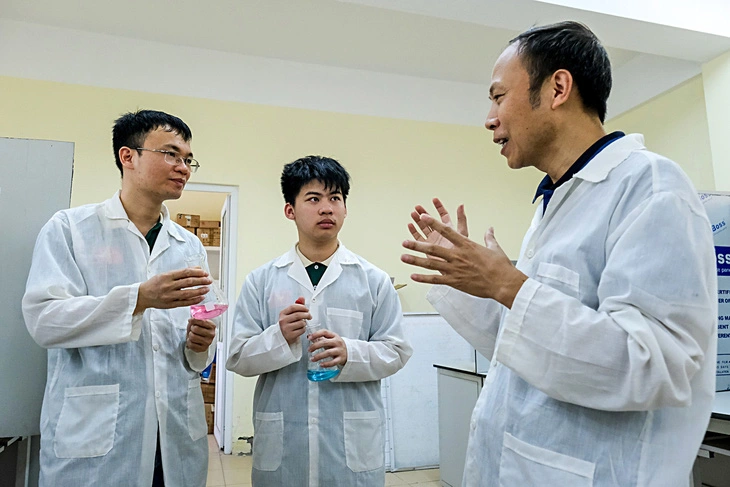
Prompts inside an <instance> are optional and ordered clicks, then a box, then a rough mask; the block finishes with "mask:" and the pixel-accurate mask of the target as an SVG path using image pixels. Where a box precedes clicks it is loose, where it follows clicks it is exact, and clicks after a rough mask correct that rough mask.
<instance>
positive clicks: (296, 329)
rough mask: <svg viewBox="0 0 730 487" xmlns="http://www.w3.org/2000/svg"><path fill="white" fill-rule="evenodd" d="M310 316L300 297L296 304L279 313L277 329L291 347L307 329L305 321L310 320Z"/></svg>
mask: <svg viewBox="0 0 730 487" xmlns="http://www.w3.org/2000/svg"><path fill="white" fill-rule="evenodd" d="M311 319H312V315H311V314H310V313H309V308H307V307H306V306H305V305H304V298H303V297H300V298H298V299H297V300H296V302H295V303H294V304H292V305H290V306H287V307H286V308H284V309H283V310H281V313H279V327H280V328H281V334H282V335H284V339H285V340H286V341H287V343H289V345H293V344H294V343H295V342H296V341H297V340H298V339H299V337H300V336H302V335H303V334H304V332H305V331H306V328H307V322H306V320H311Z"/></svg>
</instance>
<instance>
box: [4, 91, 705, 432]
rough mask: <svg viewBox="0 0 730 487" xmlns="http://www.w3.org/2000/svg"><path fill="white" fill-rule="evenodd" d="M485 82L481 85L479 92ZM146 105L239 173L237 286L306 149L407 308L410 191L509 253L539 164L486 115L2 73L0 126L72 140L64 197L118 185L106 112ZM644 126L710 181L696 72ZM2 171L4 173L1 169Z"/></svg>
mask: <svg viewBox="0 0 730 487" xmlns="http://www.w3.org/2000/svg"><path fill="white" fill-rule="evenodd" d="M485 96H486V93H485ZM137 108H152V109H158V110H163V111H167V112H169V113H172V114H175V115H178V116H180V117H181V118H182V119H183V120H185V121H186V122H187V123H188V124H189V125H190V127H191V128H192V130H193V134H194V136H193V143H192V147H193V151H194V153H195V156H196V158H198V159H199V160H200V162H201V164H202V168H201V169H200V171H199V172H198V173H197V174H195V175H194V179H193V181H196V182H201V183H212V184H234V185H236V184H237V185H239V186H240V208H239V214H240V215H241V216H240V224H239V229H240V232H239V240H238V241H239V248H238V262H239V265H238V275H237V281H238V285H237V287H238V288H240V286H241V284H242V282H243V279H244V277H245V275H246V274H247V273H248V272H249V271H251V270H252V269H253V268H255V267H257V266H259V265H261V264H263V263H264V262H267V261H268V260H270V259H272V258H274V257H276V256H277V255H279V254H281V253H283V252H285V251H286V250H287V249H288V248H289V247H290V246H291V245H292V243H293V242H294V240H295V238H296V233H295V229H294V227H293V224H292V222H290V221H289V220H286V219H285V218H284V216H283V201H282V197H281V194H280V190H279V175H280V172H281V168H282V165H283V164H285V163H287V162H290V161H292V160H294V159H296V158H298V157H300V156H303V155H307V154H323V155H328V156H331V157H334V158H336V159H338V160H340V161H341V162H342V163H343V165H344V166H345V167H346V168H347V169H348V171H349V172H350V174H351V176H352V189H351V193H350V197H349V199H348V211H349V215H348V218H347V223H346V225H345V227H344V230H343V232H342V235H341V237H342V240H343V242H344V243H345V245H346V246H347V247H349V248H350V249H351V250H353V251H355V252H357V253H359V254H361V255H363V256H364V257H365V258H367V259H368V260H370V261H372V262H373V263H374V264H376V265H378V266H379V267H381V268H383V269H385V270H386V271H388V272H389V273H390V274H391V275H392V276H395V277H396V282H397V283H408V286H407V287H405V288H403V289H401V290H400V291H399V294H400V297H401V301H402V304H403V309H404V311H407V312H408V311H431V309H432V308H431V307H430V305H429V304H428V303H427V301H426V300H425V297H424V295H425V293H426V291H427V286H424V285H419V284H415V283H413V282H410V280H409V278H408V276H409V274H410V273H411V272H412V271H413V269H412V268H409V267H408V266H406V265H404V264H402V263H400V261H399V256H400V254H401V253H402V248H401V246H400V243H401V241H402V240H404V239H406V238H408V233H407V230H406V224H407V223H408V222H409V221H410V217H409V214H410V212H411V210H412V208H413V206H414V205H415V204H417V203H421V204H424V205H425V204H429V205H430V203H429V202H430V199H431V198H432V197H433V196H438V197H440V198H441V199H442V200H443V201H444V202H445V203H446V205H447V206H448V208H449V209H452V210H453V209H454V208H455V207H456V205H458V204H460V203H464V204H465V205H466V210H467V215H468V217H469V223H470V231H471V237H472V239H474V240H476V241H479V242H481V241H482V235H483V232H484V230H485V229H486V228H487V227H488V226H490V225H492V226H494V227H495V231H496V235H497V239H498V241H499V242H500V243H501V245H502V247H503V248H504V249H505V250H506V252H507V253H508V255H510V257H512V258H517V253H518V251H519V245H520V241H521V238H522V235H523V233H524V231H525V230H526V228H527V226H528V225H529V221H530V219H531V216H532V212H533V207H532V205H531V204H530V201H531V199H532V195H533V194H534V190H535V186H536V185H537V183H538V182H539V180H540V179H541V175H540V174H538V173H537V172H536V171H534V170H532V169H525V170H521V171H511V170H509V169H508V168H507V167H506V164H505V161H504V159H503V158H502V157H501V156H500V155H499V152H498V148H497V147H496V146H494V144H492V142H491V134H489V133H487V131H486V130H485V129H484V128H483V127H465V126H454V125H447V124H438V123H426V122H414V121H405V120H393V119H386V118H378V117H366V116H358V115H346V114H336V113H328V112H319V111H313V110H301V109H292V108H280V107H271V106H262V105H253V104H245V103H231V102H221V101H213V100H206V99H197V98H188V97H180V96H168V95H160V94H150V93H142V92H135V91H125V90H115V89H106V88H94V87H87V86H78V85H68V84H62V83H53V82H44V81H33V80H26V79H16V78H8V77H0V114H2V116H0V137H20V138H35V139H51V140H65V141H72V142H74V143H75V144H76V146H75V164H74V181H73V193H72V205H74V206H76V205H80V204H84V203H90V202H95V201H101V200H103V199H106V198H108V197H109V196H110V195H111V194H112V193H114V191H116V190H117V189H118V187H119V173H118V171H117V169H116V166H115V165H114V159H113V154H112V148H111V136H110V131H111V126H112V123H113V120H114V119H115V118H116V117H117V116H118V115H120V114H122V113H124V112H126V111H129V110H135V109H137ZM608 129H609V130H616V129H622V130H624V131H626V132H635V131H636V132H642V133H644V134H646V139H647V140H646V141H647V146H648V147H649V148H650V149H651V150H654V151H656V152H659V153H662V154H664V155H667V156H668V157H671V158H672V159H674V160H675V161H677V162H678V163H679V164H680V165H682V166H683V167H684V169H685V170H686V171H687V172H688V174H689V175H690V177H691V178H692V180H693V181H694V183H695V185H696V186H697V187H698V188H702V189H713V188H714V180H713V178H712V163H711V160H710V155H709V154H710V149H709V140H708V134H707V120H706V117H705V115H704V99H703V94H702V82H701V80H700V79H699V78H698V79H694V80H692V81H690V82H688V83H686V84H685V85H683V86H681V87H679V88H677V89H675V90H673V91H672V92H670V93H668V94H667V95H665V96H662V97H660V98H657V99H655V100H653V101H650V102H648V103H647V104H645V105H643V106H641V107H639V108H637V109H635V110H633V111H632V112H629V113H627V114H625V115H623V116H621V117H619V118H617V119H615V120H612V121H611V122H610V123H609V124H608ZM0 177H2V175H1V173H0ZM253 383H254V381H253V379H243V378H240V377H237V379H236V381H235V384H234V414H233V417H234V432H233V438H237V437H238V436H243V435H250V434H252V425H251V419H250V418H251V408H252V405H251V397H252V390H253Z"/></svg>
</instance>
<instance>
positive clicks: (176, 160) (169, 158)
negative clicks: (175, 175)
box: [135, 147, 200, 172]
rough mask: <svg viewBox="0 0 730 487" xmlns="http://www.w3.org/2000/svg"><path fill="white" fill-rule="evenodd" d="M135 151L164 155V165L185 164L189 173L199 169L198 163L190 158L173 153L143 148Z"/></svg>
mask: <svg viewBox="0 0 730 487" xmlns="http://www.w3.org/2000/svg"><path fill="white" fill-rule="evenodd" d="M135 150H138V151H143V150H146V151H149V152H159V153H160V154H165V162H166V163H168V164H169V165H171V166H179V165H180V164H185V165H186V166H188V169H190V172H196V171H197V170H198V168H199V167H200V163H199V162H198V161H196V160H195V159H193V158H192V157H187V158H186V157H183V156H181V155H180V154H178V153H177V152H175V151H171V150H163V149H145V148H144V147H137V148H136V149H135Z"/></svg>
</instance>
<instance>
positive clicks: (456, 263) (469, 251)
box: [401, 202, 527, 307]
mask: <svg viewBox="0 0 730 487" xmlns="http://www.w3.org/2000/svg"><path fill="white" fill-rule="evenodd" d="M434 204H435V202H434ZM462 212H463V209H462ZM420 221H421V225H419V226H420V227H421V228H430V229H431V233H435V232H438V233H439V235H440V236H439V237H438V238H434V241H435V242H439V243H429V242H428V241H425V240H423V239H421V240H419V241H414V240H406V241H405V242H403V247H405V248H407V249H410V250H415V251H417V252H422V253H424V254H426V257H416V256H414V255H410V254H404V255H402V256H401V261H403V262H405V263H406V264H411V265H415V266H418V267H422V268H424V269H430V270H435V271H438V272H439V274H412V275H411V279H413V280H414V281H416V282H424V283H429V284H445V285H447V286H451V287H453V288H455V289H458V290H460V291H463V292H465V293H468V294H471V295H473V296H478V297H482V298H492V299H495V300H497V301H499V302H500V303H502V304H503V305H505V306H507V307H511V306H512V302H513V301H514V298H515V296H516V295H517V292H518V291H519V290H520V287H521V286H522V283H523V282H525V280H527V276H525V275H524V274H523V273H522V272H520V271H518V270H517V269H516V268H515V267H514V266H513V265H512V263H511V262H510V260H509V258H508V257H507V254H505V253H504V251H503V250H502V248H501V247H500V246H499V244H498V243H497V241H496V240H495V238H494V230H493V229H492V228H490V229H489V231H487V233H486V234H485V235H484V243H485V246H481V245H479V244H477V243H475V242H472V241H471V240H469V239H468V238H467V237H466V236H465V235H463V234H461V233H460V232H457V231H455V230H454V229H453V228H451V227H450V226H449V225H447V224H445V223H442V222H438V221H436V220H435V219H434V218H433V217H431V216H430V215H428V214H425V213H422V214H420ZM442 221H443V215H442ZM463 222H464V227H466V216H464V217H463ZM444 240H445V241H447V242H448V245H446V244H443V241H444Z"/></svg>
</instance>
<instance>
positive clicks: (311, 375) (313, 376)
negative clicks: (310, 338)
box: [307, 322, 340, 382]
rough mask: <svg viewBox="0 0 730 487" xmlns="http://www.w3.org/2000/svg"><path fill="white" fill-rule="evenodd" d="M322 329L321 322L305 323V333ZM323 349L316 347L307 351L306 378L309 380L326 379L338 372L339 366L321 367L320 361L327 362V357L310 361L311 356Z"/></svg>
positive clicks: (308, 333)
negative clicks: (311, 350)
mask: <svg viewBox="0 0 730 487" xmlns="http://www.w3.org/2000/svg"><path fill="white" fill-rule="evenodd" d="M322 329H324V328H323V326H322V324H321V323H311V322H309V323H307V335H311V334H312V333H314V332H316V331H319V330H322ZM320 340H321V338H320ZM315 341H317V340H315ZM312 343H314V342H312ZM323 351H324V348H318V349H316V350H315V351H313V352H309V354H308V358H309V361H308V362H307V379H309V380H311V381H314V382H319V381H323V380H328V379H331V378H332V377H334V376H336V375H337V374H339V373H340V369H339V367H322V364H321V363H322V362H328V361H329V360H330V358H329V357H327V358H325V359H322V360H319V361H317V362H312V357H314V356H315V355H317V354H318V353H320V352H323Z"/></svg>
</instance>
